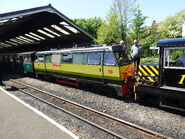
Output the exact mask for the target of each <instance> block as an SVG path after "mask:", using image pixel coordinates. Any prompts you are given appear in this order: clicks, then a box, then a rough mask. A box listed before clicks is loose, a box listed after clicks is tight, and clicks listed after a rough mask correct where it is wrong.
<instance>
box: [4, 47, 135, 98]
mask: <svg viewBox="0 0 185 139" xmlns="http://www.w3.org/2000/svg"><path fill="white" fill-rule="evenodd" d="M13 55H15V54H12V57H11V56H10V55H9V56H5V55H4V58H2V59H4V60H3V61H4V62H5V63H4V64H5V65H6V66H7V61H10V62H9V65H8V66H11V65H14V64H13V63H12V62H11V61H15V62H14V63H16V60H10V59H13V58H14V57H15V56H13ZM16 55H17V58H16V59H19V62H21V60H20V59H21V58H22V59H23V60H22V62H23V63H22V64H23V69H24V73H31V72H34V73H35V74H36V76H38V75H49V76H53V77H56V78H57V79H56V81H57V82H62V83H67V84H72V85H75V86H79V84H80V82H86V83H87V82H88V83H94V84H98V85H102V86H108V87H111V88H114V90H116V92H117V95H118V96H125V95H126V94H129V92H130V88H131V86H133V82H132V81H131V80H132V79H131V77H132V76H134V73H135V69H134V65H133V62H132V60H131V58H130V56H129V55H128V54H127V51H126V50H125V49H124V48H123V47H122V46H119V45H118V46H103V47H90V48H74V49H63V50H55V51H41V52H36V53H35V52H28V53H20V54H16ZM33 55H35V57H34V56H33ZM7 59H8V60H7ZM15 65H16V64H15ZM19 72H20V73H21V72H22V70H20V71H19Z"/></svg>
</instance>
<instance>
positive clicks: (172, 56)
mask: <svg viewBox="0 0 185 139" xmlns="http://www.w3.org/2000/svg"><path fill="white" fill-rule="evenodd" d="M182 53H183V50H182V49H179V50H175V51H173V52H172V53H171V54H172V55H171V58H172V60H177V59H178V58H179V56H180V55H181V54H182Z"/></svg>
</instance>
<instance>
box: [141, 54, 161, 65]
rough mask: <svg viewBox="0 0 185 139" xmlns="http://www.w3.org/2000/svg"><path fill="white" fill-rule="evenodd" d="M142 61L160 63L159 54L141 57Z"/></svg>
mask: <svg viewBox="0 0 185 139" xmlns="http://www.w3.org/2000/svg"><path fill="white" fill-rule="evenodd" d="M141 63H159V55H157V56H152V57H146V58H141Z"/></svg>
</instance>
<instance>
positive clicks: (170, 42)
mask: <svg viewBox="0 0 185 139" xmlns="http://www.w3.org/2000/svg"><path fill="white" fill-rule="evenodd" d="M157 46H158V47H170V46H173V47H179V46H185V38H175V39H165V40H159V41H158V43H157Z"/></svg>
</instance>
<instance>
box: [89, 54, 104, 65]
mask: <svg viewBox="0 0 185 139" xmlns="http://www.w3.org/2000/svg"><path fill="white" fill-rule="evenodd" d="M87 64H89V65H100V64H101V54H100V53H89V54H88V55H87Z"/></svg>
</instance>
